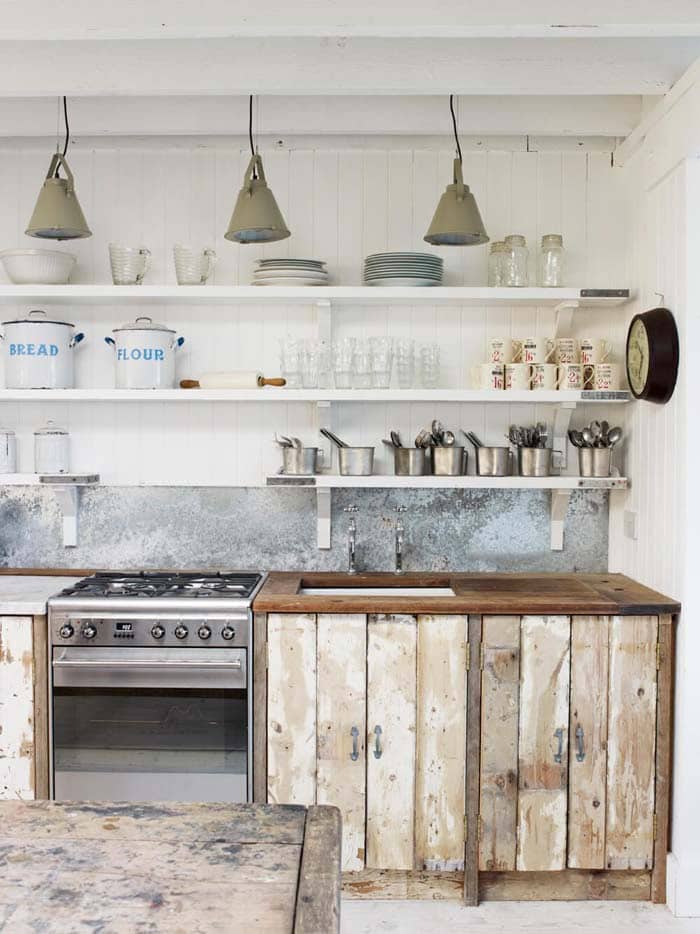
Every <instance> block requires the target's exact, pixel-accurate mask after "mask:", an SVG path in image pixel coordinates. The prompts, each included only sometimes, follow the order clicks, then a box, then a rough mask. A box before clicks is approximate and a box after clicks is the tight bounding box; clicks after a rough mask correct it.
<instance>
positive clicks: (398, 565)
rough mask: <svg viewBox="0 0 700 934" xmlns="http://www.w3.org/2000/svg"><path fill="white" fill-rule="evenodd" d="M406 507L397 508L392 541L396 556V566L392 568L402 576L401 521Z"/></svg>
mask: <svg viewBox="0 0 700 934" xmlns="http://www.w3.org/2000/svg"><path fill="white" fill-rule="evenodd" d="M407 508H408V507H407V506H397V507H396V512H397V514H398V518H397V520H396V537H395V540H394V553H395V556H396V566H395V568H394V570H395V572H396V573H397V574H403V542H404V537H403V533H404V531H405V529H404V524H403V520H402V519H401V515H402V513H404V512H406V510H407Z"/></svg>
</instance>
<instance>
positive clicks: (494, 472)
mask: <svg viewBox="0 0 700 934" xmlns="http://www.w3.org/2000/svg"><path fill="white" fill-rule="evenodd" d="M512 460H513V455H512V454H511V451H510V448H495V447H483V448H476V472H477V475H478V476H479V477H509V476H510V473H511V469H512Z"/></svg>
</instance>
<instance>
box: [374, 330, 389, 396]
mask: <svg viewBox="0 0 700 934" xmlns="http://www.w3.org/2000/svg"><path fill="white" fill-rule="evenodd" d="M369 355H370V364H371V367H372V386H373V387H374V388H375V389H388V388H389V386H390V385H391V368H392V366H393V363H394V342H393V340H392V339H391V338H390V337H371V338H370V340H369Z"/></svg>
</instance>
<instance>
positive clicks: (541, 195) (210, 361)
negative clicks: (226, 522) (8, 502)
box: [0, 142, 633, 485]
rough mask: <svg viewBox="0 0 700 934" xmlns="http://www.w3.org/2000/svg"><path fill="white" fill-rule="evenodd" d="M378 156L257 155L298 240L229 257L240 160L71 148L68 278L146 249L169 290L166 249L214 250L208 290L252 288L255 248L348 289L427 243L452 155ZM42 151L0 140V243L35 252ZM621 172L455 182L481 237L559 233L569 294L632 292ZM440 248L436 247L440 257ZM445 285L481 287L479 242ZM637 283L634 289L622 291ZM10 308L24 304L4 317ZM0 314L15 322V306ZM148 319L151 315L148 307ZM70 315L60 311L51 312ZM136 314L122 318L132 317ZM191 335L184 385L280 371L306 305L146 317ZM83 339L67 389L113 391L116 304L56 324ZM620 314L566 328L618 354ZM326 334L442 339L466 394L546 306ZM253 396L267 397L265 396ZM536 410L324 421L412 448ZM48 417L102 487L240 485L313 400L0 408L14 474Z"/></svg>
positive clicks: (504, 165)
mask: <svg viewBox="0 0 700 934" xmlns="http://www.w3.org/2000/svg"><path fill="white" fill-rule="evenodd" d="M405 147H406V148H402V149H391V150H377V149H367V150H357V149H352V150H342V151H338V150H334V149H331V148H323V149H317V150H314V151H310V150H295V149H292V150H284V151H282V150H278V151H271V152H269V153H265V154H264V156H265V167H266V172H267V175H268V179H269V181H270V184H271V186H272V188H273V190H274V192H275V195H276V197H277V199H278V201H279V203H280V206H281V208H282V210H283V212H284V214H285V216H286V218H287V221H288V223H289V226H290V227H291V229H292V231H293V235H292V237H291V238H290V239H289V240H286V241H283V242H281V243H278V244H272V245H269V246H267V247H262V248H256V247H239V246H237V245H234V244H231V243H228V242H226V241H225V240H224V239H223V232H224V231H225V229H226V227H227V224H228V220H229V216H230V212H231V210H232V206H233V202H234V200H235V196H236V193H237V190H238V188H239V187H240V183H241V178H242V175H243V171H244V169H245V166H246V163H247V160H248V155H247V153H246V152H238V151H232V150H231V149H230V148H226V147H225V146H223V145H222V146H220V147H216V146H208V147H200V146H197V145H195V144H192V146H191V147H190V148H175V147H173V148H167V147H166V146H165V145H163V146H158V145H151V144H149V145H148V146H147V147H146V146H145V145H144V147H143V148H138V147H136V146H134V145H133V143H132V144H131V145H130V146H129V147H122V148H119V147H118V146H115V148H114V149H107V148H97V149H95V150H94V151H88V150H76V151H75V152H74V153H73V154H72V155H71V157H70V163H71V167H72V169H73V172H74V174H75V176H76V179H77V190H78V194H79V197H80V200H81V203H82V205H83V209H84V211H85V215H86V217H87V218H88V221H89V223H90V225H91V228H92V230H93V237H92V238H91V239H89V240H85V241H74V242H72V243H69V244H64V245H63V247H62V248H63V249H67V250H70V251H74V252H76V253H77V254H78V257H79V267H78V269H77V272H76V274H75V276H74V277H73V281H75V282H108V281H110V272H109V259H108V253H107V244H108V242H109V241H110V240H117V241H121V242H126V243H131V244H143V245H146V246H148V247H149V249H151V250H152V252H153V267H152V270H151V272H150V274H149V277H148V280H147V281H148V282H150V283H157V282H168V283H173V282H174V269H173V264H172V258H171V256H172V252H171V251H172V245H173V243H175V242H178V241H180V242H182V241H185V242H191V243H193V244H196V245H201V246H214V248H215V249H216V251H217V253H218V256H219V263H218V266H217V269H216V274H215V282H216V283H218V284H222V283H242V284H244V283H248V282H249V281H250V275H251V271H252V268H253V263H254V260H255V259H256V258H257V257H258V256H260V255H266V256H275V255H283V256H284V255H291V256H313V257H317V258H322V259H325V260H327V261H328V264H329V269H330V271H331V273H332V275H333V281H334V283H337V284H357V283H359V282H360V280H361V266H362V259H363V257H364V256H365V255H366V254H368V253H371V252H376V251H380V250H387V249H389V250H397V249H417V250H423V249H431V248H429V247H428V246H427V244H425V243H424V242H423V239H422V237H423V234H424V232H425V230H426V229H427V225H428V223H429V221H430V218H431V216H432V212H433V210H434V208H435V205H436V203H437V199H438V197H439V195H440V193H441V191H442V190H443V188H444V185H445V184H446V182H447V181H448V180H449V179H450V177H451V170H452V169H451V166H452V153H451V152H449V151H431V150H426V149H424V148H410V142H406V143H405ZM48 159H49V153H48V152H47V151H46V150H44V149H38V148H32V149H22V148H17V147H15V146H12V145H10V144H9V143H8V144H4V146H3V148H2V149H0V205H2V209H1V210H0V246H2V247H5V246H6V247H13V246H17V245H24V246H37V245H38V244H37V243H36V241H32V240H30V239H29V238H27V237H25V236H24V235H23V231H24V227H25V225H26V222H27V219H28V217H29V215H30V213H31V210H32V207H33V203H34V199H35V198H36V194H37V190H38V187H39V183H40V180H41V178H42V177H43V174H44V173H45V171H46V168H47V165H48ZM620 172H621V170H620V169H615V168H612V167H611V159H610V154H609V153H604V152H599V151H598V152H585V151H570V150H569V151H565V152H556V151H547V152H541V153H538V152H528V151H522V150H519V151H512V152H511V151H498V150H492V151H475V152H468V153H466V154H465V178H466V180H467V181H468V183H469V184H470V185H471V186H472V188H473V190H474V191H475V193H476V195H477V198H478V201H479V204H480V207H481V210H482V213H483V215H484V218H485V221H486V224H487V227H488V229H489V232H490V234H491V236H492V238H494V239H496V238H500V237H502V236H504V235H505V234H507V233H510V232H517V233H523V234H525V235H526V236H527V238H528V242H529V244H530V246H531V249H532V255H531V267H532V269H531V274H532V277H533V281H534V268H535V266H534V263H535V250H534V247H535V245H536V244H537V243H538V240H539V237H540V236H541V235H542V234H543V233H548V232H561V233H563V235H564V238H565V243H566V247H567V254H568V274H567V281H568V284H571V285H575V286H579V285H580V286H584V287H586V286H587V287H590V286H602V287H620V286H627V285H630V283H629V281H628V279H627V275H626V269H625V255H626V253H625V231H626V225H625V211H624V208H625V202H624V200H623V198H622V195H621V190H620V187H619V184H618V180H619V176H620ZM438 252H439V251H438ZM442 254H443V255H444V257H445V264H446V281H447V283H448V284H453V285H462V284H463V285H483V284H485V283H486V263H487V249H486V248H485V247H481V248H471V249H453V250H449V249H447V250H443V251H442ZM632 284H633V283H632ZM16 310H17V311H23V310H26V309H20V308H18V309H16ZM6 311H8V314H7V317H12V316H13V315H12V311H13V310H12V309H6ZM156 311H157V314H156ZM63 312H64V313H65V310H63ZM136 312H137V309H134V314H136ZM145 313H150V314H152V315H153V317H157V318H158V319H159V320H162V321H165V322H167V323H169V324H170V325H172V326H176V327H177V328H178V329H179V331H180V333H181V334H183V335H184V336H185V338H186V345H185V347H184V348H183V351H182V352H181V356H180V363H179V376H180V377H182V376H192V377H196V376H197V375H199V374H201V373H202V372H205V371H208V370H215V369H260V370H262V371H264V372H265V373H266V374H269V375H276V374H277V373H278V369H279V362H278V340H279V338H280V337H281V336H283V335H284V334H285V333H291V334H296V335H312V334H313V333H314V320H315V312H314V309H313V308H312V307H309V308H303V307H301V308H299V307H282V306H279V305H273V304H271V305H270V306H269V307H245V306H239V307H231V308H220V307H217V308H213V307H195V306H193V307H191V308H189V307H178V308H168V307H163V308H158V309H157V310H153V309H151V311H150V312H149V311H148V310H147V309H146V310H145ZM65 317H66V318H68V319H69V320H73V321H74V322H75V323H76V324H77V325H79V326H80V327H81V328H82V329H84V330H85V331H86V333H87V335H88V340H87V341H86V342H85V345H84V346H83V347H82V348H81V349H80V351H79V353H78V354H77V381H78V383H77V384H78V386H110V385H112V380H113V373H112V354H111V351H110V350H109V349H108V348H107V347H106V345H105V344H104V343H103V337H104V336H105V335H106V334H108V333H109V330H110V328H112V327H114V326H115V325H117V324H120V323H122V322H123V321H124V320H125V319H126V318H127V317H129V315H127V314H126V313H125V311H124V310H123V309H121V310H120V309H113V308H109V307H100V308H95V309H90V308H83V307H79V308H76V309H75V310H74V311H71V312H70V314H69V315H68V314H65ZM623 317H624V313H622V314H621V313H620V312H619V311H609V312H587V313H586V314H585V318H584V319H583V322H584V323H582V324H581V325H579V326H578V333H579V334H581V333H582V332H583V331H584V330H585V331H587V332H588V333H591V332H592V333H594V334H600V335H601V336H602V335H606V336H612V337H613V339H614V340H615V342H616V347H617V349H618V350H620V349H621V339H622V336H623V330H622V329H621V322H622V319H623ZM334 328H335V332H334V333H336V334H338V335H344V334H354V335H357V336H370V335H375V334H376V335H382V334H389V335H392V336H404V335H406V336H408V335H411V336H414V337H415V338H416V339H417V340H419V341H420V340H437V341H439V343H440V344H441V348H442V356H443V380H442V382H443V383H444V385H446V386H450V387H464V386H468V385H469V374H470V369H471V367H472V366H473V365H475V364H476V363H478V362H480V360H481V359H482V357H483V355H484V353H485V347H486V340H487V338H488V337H490V336H496V335H507V334H511V335H512V336H520V337H522V336H528V335H530V334H533V333H534V334H549V333H551V332H552V329H553V313H552V312H551V311H550V310H546V309H539V310H538V309H536V308H532V309H521V310H514V311H512V312H511V311H510V310H509V309H486V308H484V309H478V308H477V309H474V308H472V309H464V310H462V309H431V308H410V307H407V308H404V309H397V308H393V309H388V310H387V309H383V308H382V307H373V308H371V309H370V308H357V309H345V310H343V311H341V312H339V313H338V314H337V317H336V318H335V321H334ZM261 398H264V397H263V396H262V395H261ZM547 411H548V410H547V409H546V408H544V409H541V410H539V411H537V410H536V407H535V406H534V405H533V406H521V407H517V408H516V407H514V408H513V409H511V408H510V407H509V406H508V405H506V404H504V405H503V406H497V407H495V406H490V407H488V408H487V407H485V406H474V405H471V406H468V405H465V406H459V405H452V406H450V405H444V406H437V407H433V406H428V405H424V404H414V405H408V404H399V405H392V406H390V405H384V404H382V405H359V404H356V403H355V404H346V405H343V406H340V407H339V410H338V415H337V421H336V428H337V430H338V431H339V432H340V433H341V434H344V435H346V436H347V437H348V438H349V439H350V440H356V441H358V442H364V443H368V442H369V443H376V444H378V448H377V453H378V455H379V456H380V469H384V470H387V469H388V465H386V463H385V458H386V455H385V454H384V452H383V451H382V449H381V445H380V444H379V441H380V439H381V437H383V436H385V434H386V431H387V429H388V427H396V428H398V429H400V430H401V431H402V432H405V433H406V435H407V437H410V436H411V435H412V434H414V433H415V431H416V430H417V429H418V427H420V426H421V425H423V424H424V423H426V422H427V421H429V420H430V419H431V418H433V417H435V416H436V415H438V416H439V417H441V418H443V419H444V420H445V421H447V422H449V423H450V424H453V425H463V426H464V427H472V428H473V429H474V430H476V431H478V432H480V433H482V434H484V435H485V437H486V439H487V440H494V441H495V440H497V439H499V438H500V437H501V436H502V432H503V429H504V428H505V426H506V425H507V424H508V422H509V420H511V418H513V419H515V418H517V419H519V420H522V421H523V422H524V421H527V420H530V419H533V418H535V416H536V415H546V413H547ZM47 416H50V417H54V418H56V419H57V420H59V421H60V422H62V423H63V424H65V425H67V426H68V427H69V429H70V431H71V434H72V439H73V451H74V467H75V468H76V469H91V470H96V471H99V472H100V473H101V475H102V477H103V480H104V482H106V483H111V484H135V483H154V482H158V483H184V484H191V485H197V484H212V485H219V484H221V485H253V484H259V483H261V482H263V478H264V476H265V475H266V474H267V473H270V472H274V471H275V470H276V469H277V467H278V461H279V458H278V453H277V451H276V449H275V447H274V446H273V445H272V443H271V440H270V439H271V436H272V433H273V431H275V430H277V431H282V432H285V433H294V434H299V435H301V436H302V437H303V438H304V439H305V440H306V441H307V442H312V441H313V440H314V435H313V431H312V427H313V410H312V407H311V406H310V405H309V404H303V403H301V404H300V403H295V404H287V405H280V404H273V403H265V402H262V401H261V402H260V403H252V404H250V403H248V404H237V405H235V404H225V405H223V404H212V405H209V404H199V403H198V404H191V405H185V404H178V405H171V406H168V405H167V404H164V403H147V404H137V403H129V404H127V405H124V404H122V405H117V404H99V405H97V404H76V405H70V406H61V405H59V404H56V403H51V404H43V405H39V404H37V405H34V404H32V405H27V404H23V405H22V406H17V405H10V404H2V405H0V419H1V420H2V422H3V423H9V424H11V425H12V426H14V427H15V428H16V429H17V430H18V433H19V442H20V463H19V467H20V469H21V470H31V469H32V443H31V434H32V432H33V430H34V429H35V428H36V427H37V426H38V425H39V424H40V423H41V422H42V421H43V420H45V418H46V417H47Z"/></svg>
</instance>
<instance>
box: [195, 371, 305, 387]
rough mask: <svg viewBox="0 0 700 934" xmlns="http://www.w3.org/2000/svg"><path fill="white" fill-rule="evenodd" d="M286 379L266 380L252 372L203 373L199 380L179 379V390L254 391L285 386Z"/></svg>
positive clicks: (259, 374) (260, 374)
mask: <svg viewBox="0 0 700 934" xmlns="http://www.w3.org/2000/svg"><path fill="white" fill-rule="evenodd" d="M286 384H287V380H286V379H282V377H280V376H278V377H275V378H274V379H268V378H267V377H266V376H263V375H262V373H256V372H254V371H253V370H231V371H230V372H223V373H205V374H204V376H200V378H199V379H181V380H180V388H181V389H256V388H257V387H259V386H260V387H262V386H285V385H286Z"/></svg>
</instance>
